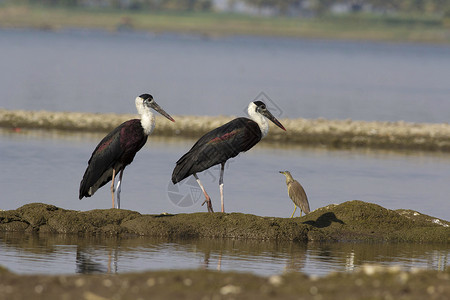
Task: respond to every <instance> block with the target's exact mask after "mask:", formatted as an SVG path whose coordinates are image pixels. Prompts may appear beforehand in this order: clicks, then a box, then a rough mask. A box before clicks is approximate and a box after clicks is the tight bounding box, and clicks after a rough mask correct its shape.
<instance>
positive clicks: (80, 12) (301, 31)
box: [0, 4, 450, 43]
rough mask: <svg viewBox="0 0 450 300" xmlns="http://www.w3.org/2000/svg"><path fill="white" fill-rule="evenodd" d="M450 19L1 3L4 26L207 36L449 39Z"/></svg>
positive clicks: (376, 39)
mask: <svg viewBox="0 0 450 300" xmlns="http://www.w3.org/2000/svg"><path fill="white" fill-rule="evenodd" d="M449 24H450V21H449V20H448V19H444V18H442V17H440V18H438V17H435V16H429V17H424V16H419V17H418V16H413V15H411V16H397V17H395V16H387V17H383V16H373V15H366V14H357V15H344V16H334V17H333V16H328V17H320V18H288V17H276V18H275V17H272V18H268V17H260V16H248V15H239V14H219V13H214V12H161V11H146V12H145V11H125V10H111V9H103V10H95V9H81V8H71V9H70V8H62V7H59V8H58V7H56V8H55V7H53V8H51V7H45V6H33V5H18V4H7V5H6V4H4V5H0V27H3V28H37V29H44V30H60V29H64V28H95V29H104V30H109V31H116V30H118V29H123V28H126V29H128V30H139V31H150V32H179V33H195V34H201V35H205V36H213V37H214V36H223V35H263V36H284V37H295V38H299V37H301V38H332V39H352V40H374V41H393V42H399V41H404V42H405V41H409V42H433V43H434V42H436V43H449V42H450V35H449Z"/></svg>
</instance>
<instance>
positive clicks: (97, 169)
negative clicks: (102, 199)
mask: <svg viewBox="0 0 450 300" xmlns="http://www.w3.org/2000/svg"><path fill="white" fill-rule="evenodd" d="M146 141H147V136H146V135H144V133H143V129H142V125H141V124H140V120H138V119H133V120H129V121H127V122H124V123H122V124H121V125H119V126H118V127H116V128H115V129H114V130H113V131H111V132H110V133H109V134H108V135H107V136H105V137H104V138H103V139H102V140H101V141H100V143H99V144H98V145H97V147H96V148H95V150H94V152H93V153H92V156H91V158H90V159H89V162H88V167H87V169H86V171H85V172H84V176H83V179H82V180H81V183H80V194H79V198H80V199H81V198H83V197H90V196H92V195H93V194H94V193H95V191H96V190H97V189H99V188H100V187H102V186H103V185H105V184H106V183H107V182H109V181H110V180H111V178H112V169H113V168H115V169H116V172H119V171H120V170H121V169H123V168H124V167H125V166H126V165H128V164H130V163H131V162H132V161H133V158H134V156H135V155H136V153H137V152H138V151H139V149H141V148H142V146H144V144H145V142H146Z"/></svg>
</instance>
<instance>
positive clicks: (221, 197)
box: [219, 162, 225, 212]
mask: <svg viewBox="0 0 450 300" xmlns="http://www.w3.org/2000/svg"><path fill="white" fill-rule="evenodd" d="M224 169H225V163H224V162H223V163H222V164H221V167H220V178H219V189H220V204H221V205H222V212H225V207H224V204H223V172H224Z"/></svg>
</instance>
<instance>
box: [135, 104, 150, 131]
mask: <svg viewBox="0 0 450 300" xmlns="http://www.w3.org/2000/svg"><path fill="white" fill-rule="evenodd" d="M135 102H136V109H137V111H138V113H139V114H140V115H141V125H142V128H143V129H144V133H145V134H146V135H150V134H151V133H152V132H153V129H155V116H154V115H153V112H152V110H151V109H150V108H149V107H147V106H145V105H144V102H143V101H142V99H141V98H140V97H137V98H136V101H135Z"/></svg>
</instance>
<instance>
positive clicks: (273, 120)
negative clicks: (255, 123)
mask: <svg viewBox="0 0 450 300" xmlns="http://www.w3.org/2000/svg"><path fill="white" fill-rule="evenodd" d="M261 114H262V115H263V116H264V117H266V118H267V119H269V120H270V121H272V122H273V123H274V124H275V125H277V126H278V127H280V128H281V129H283V130H284V131H286V128H284V126H283V125H282V124H281V123H280V121H278V120H277V118H275V117H274V116H273V115H272V113H271V112H270V111H269V110H267V109H264V110H262V111H261Z"/></svg>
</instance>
